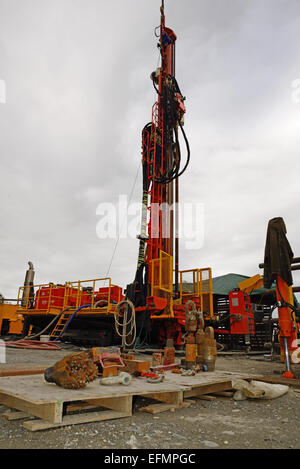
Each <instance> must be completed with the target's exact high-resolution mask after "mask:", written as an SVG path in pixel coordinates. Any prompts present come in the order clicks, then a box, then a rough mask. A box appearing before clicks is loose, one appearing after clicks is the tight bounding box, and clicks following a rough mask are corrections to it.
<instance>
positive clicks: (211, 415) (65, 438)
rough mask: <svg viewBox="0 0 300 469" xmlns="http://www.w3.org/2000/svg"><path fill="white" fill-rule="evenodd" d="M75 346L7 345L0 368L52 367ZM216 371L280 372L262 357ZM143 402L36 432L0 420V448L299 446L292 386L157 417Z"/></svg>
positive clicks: (223, 364) (229, 360) (228, 361)
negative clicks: (270, 396) (123, 414)
mask: <svg viewBox="0 0 300 469" xmlns="http://www.w3.org/2000/svg"><path fill="white" fill-rule="evenodd" d="M75 350H76V349H75V348H70V349H65V350H62V351H40V350H21V349H18V350H17V349H8V350H7V356H6V361H7V363H6V364H1V365H0V367H6V366H10V367H11V366H24V365H30V366H33V365H37V366H39V365H40V366H47V365H52V364H53V363H55V362H56V361H57V360H59V359H60V358H62V357H63V356H64V355H67V354H69V353H72V352H73V351H75ZM77 350H78V349H77ZM299 366H300V365H299ZM216 369H217V370H223V371H232V372H247V373H251V374H264V375H274V374H275V373H277V376H280V374H279V373H280V371H281V370H282V369H283V364H281V363H280V362H279V361H276V362H270V361H269V360H268V359H266V358H264V357H253V356H251V357H247V356H244V357H240V356H239V357H230V356H226V357H224V356H222V357H218V360H217V364H216ZM295 371H296V372H297V373H298V370H297V369H295ZM299 372H300V370H299ZM146 403H148V401H147V400H145V399H144V398H141V397H137V398H136V399H135V402H134V413H133V416H132V417H130V418H123V419H119V420H111V421H105V422H97V423H88V424H84V425H82V424H79V425H74V426H69V427H62V428H56V429H50V430H46V431H39V432H30V431H28V430H27V429H25V428H23V426H22V420H21V421H7V420H6V419H4V418H0V449H23V448H24V449H48V448H49V449H100V448H105V449H109V450H111V451H113V450H116V449H134V448H139V449H164V450H167V449H202V448H203V449H205V448H208V449H209V448H212V449H223V448H226V449H229V448H232V449H239V448H241V449H270V448H273V449H285V448H286V449H289V448H294V449H299V448H300V440H299V436H298V434H299V432H298V430H299V424H300V393H298V392H296V391H294V390H293V389H292V388H290V390H289V392H288V393H287V394H286V395H284V396H282V397H280V398H278V399H274V400H268V401H265V400H246V401H234V400H233V399H232V398H229V399H228V398H224V399H217V400H214V401H204V400H195V402H194V403H193V404H192V405H191V406H190V407H189V408H186V409H176V410H175V411H174V412H171V411H167V412H163V413H161V414H157V415H152V414H148V413H145V412H140V411H138V408H139V407H142V406H144V405H145V404H146ZM0 410H1V413H3V412H4V411H7V408H6V407H5V406H1V407H0Z"/></svg>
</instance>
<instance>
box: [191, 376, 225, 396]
mask: <svg viewBox="0 0 300 469" xmlns="http://www.w3.org/2000/svg"><path fill="white" fill-rule="evenodd" d="M231 390H232V382H231V380H230V381H221V382H219V383H209V384H201V385H199V386H195V387H193V388H192V389H190V390H187V391H184V397H185V398H188V397H198V396H201V395H203V394H214V393H216V392H220V391H231Z"/></svg>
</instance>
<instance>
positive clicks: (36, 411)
mask: <svg viewBox="0 0 300 469" xmlns="http://www.w3.org/2000/svg"><path fill="white" fill-rule="evenodd" d="M233 377H234V378H237V377H238V378H246V375H240V374H238V375H237V374H232V373H230V374H229V375H228V374H226V373H225V374H224V373H223V372H212V373H199V374H198V375H196V376H191V377H183V376H180V375H177V374H176V375H175V374H172V372H167V373H166V376H165V379H164V381H163V382H161V383H157V384H153V383H149V382H147V381H146V380H145V378H133V380H132V382H131V384H130V385H129V386H123V385H113V386H103V385H100V384H99V381H98V380H96V381H94V382H92V383H89V384H88V385H87V386H86V387H85V388H83V389H80V390H68V389H63V388H60V387H59V386H56V385H55V384H51V383H47V382H46V381H45V380H44V377H43V375H32V376H8V377H1V378H0V403H1V404H4V405H5V406H7V407H9V408H11V409H13V412H14V413H15V411H16V410H18V411H21V414H18V413H17V414H16V413H15V415H14V416H13V415H9V416H7V414H6V418H7V419H11V418H24V417H25V418H26V417H27V416H29V417H31V418H33V417H37V419H35V420H33V419H31V420H28V421H25V422H23V426H24V427H25V428H27V429H28V430H31V431H37V430H45V429H49V428H55V427H61V426H66V425H75V424H82V423H87V422H98V421H102V420H111V419H119V418H124V417H131V416H132V398H133V396H143V397H146V398H150V399H154V400H156V401H159V402H161V403H166V404H169V405H171V407H172V408H181V407H186V404H185V402H184V399H185V398H188V397H192V396H195V397H197V396H201V395H205V394H210V393H217V392H221V391H227V390H230V389H231V388H232V386H231V379H232V378H233ZM247 377H248V375H247ZM70 409H71V410H72V411H73V412H74V411H75V410H77V412H76V413H73V414H70V413H69V411H70ZM86 410H88V412H86Z"/></svg>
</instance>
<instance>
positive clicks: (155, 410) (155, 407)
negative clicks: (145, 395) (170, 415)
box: [139, 404, 177, 415]
mask: <svg viewBox="0 0 300 469" xmlns="http://www.w3.org/2000/svg"><path fill="white" fill-rule="evenodd" d="M176 408H177V406H176V405H174V404H151V405H148V406H146V407H141V408H140V409H139V411H140V412H148V413H149V414H153V415H155V414H160V413H161V412H166V411H168V410H171V409H176Z"/></svg>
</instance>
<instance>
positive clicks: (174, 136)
mask: <svg viewBox="0 0 300 469" xmlns="http://www.w3.org/2000/svg"><path fill="white" fill-rule="evenodd" d="M155 36H156V38H157V39H158V48H159V51H160V67H159V68H157V69H156V70H155V71H154V72H152V74H151V81H152V84H153V87H154V89H155V90H156V94H157V100H156V102H155V103H154V105H153V107H152V115H151V121H150V122H149V123H148V124H146V125H145V127H144V128H143V130H142V172H143V191H142V217H141V232H140V234H139V235H138V239H139V250H138V261H137V267H136V273H135V276H134V280H133V282H132V283H130V284H128V285H127V287H126V289H125V291H124V292H123V290H122V288H121V287H119V286H117V285H114V284H113V283H112V281H111V279H110V278H99V279H92V280H85V281H75V282H74V281H73V282H66V283H65V285H55V284H52V283H51V284H47V285H35V286H34V290H35V294H32V291H33V289H32V288H31V289H30V290H28V288H27V289H26V288H25V287H21V288H20V289H19V298H21V297H22V306H23V308H22V310H21V312H22V314H23V315H24V317H25V318H27V321H25V322H26V324H27V330H28V328H29V326H30V324H31V325H35V326H38V327H46V328H47V323H49V320H50V319H51V323H54V327H53V329H52V332H51V337H52V339H53V340H58V339H60V338H61V337H62V336H63V335H64V336H65V337H66V336H67V335H68V334H69V335H70V337H71V338H72V339H74V338H75V339H78V340H80V339H82V338H83V339H86V340H87V341H88V339H89V337H91V336H90V334H91V331H92V339H93V340H94V339H95V343H97V339H98V340H99V337H100V336H101V334H102V336H101V337H102V338H103V342H102V345H109V342H111V341H114V340H116V338H119V340H121V339H122V343H123V345H132V344H134V343H135V341H136V339H139V340H143V338H144V339H145V336H146V335H148V336H149V337H150V336H151V339H150V340H151V341H152V343H153V342H156V343H160V344H163V343H165V342H166V341H167V340H168V339H173V341H174V343H175V345H180V344H181V343H182V334H183V333H184V328H185V312H186V303H187V302H188V301H191V300H192V301H193V304H194V305H195V306H196V307H197V309H199V310H200V311H201V312H203V313H204V317H206V318H208V319H212V318H213V294H212V293H213V292H212V272H211V268H209V267H205V268H194V269H189V270H184V271H182V270H179V214H178V204H179V179H180V177H181V176H182V175H183V174H184V173H185V171H186V169H187V168H188V165H189V162H190V146H189V142H188V138H187V136H186V133H185V130H184V116H185V113H186V108H185V97H184V96H183V94H182V92H181V90H180V88H179V85H178V82H177V80H176V74H175V50H176V41H177V36H176V34H175V33H174V31H173V30H172V29H170V28H168V27H167V26H166V20H165V5H164V0H162V4H161V7H160V26H158V27H157V28H156V29H155ZM180 142H183V143H184V146H185V156H184V155H183V152H182V150H181V143H180ZM187 278H188V280H189V282H187ZM103 281H106V286H105V287H103V286H101V285H102V284H101V282H103ZM99 285H100V287H99ZM187 285H189V287H188V288H187ZM29 292H31V293H29ZM24 302H25V303H26V305H25V306H24ZM55 318H56V321H55ZM74 331H76V332H74ZM115 332H116V334H115ZM103 334H104V335H103ZM120 337H121V339H120ZM129 337H130V339H128V340H126V338H129ZM98 343H99V342H98Z"/></svg>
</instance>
